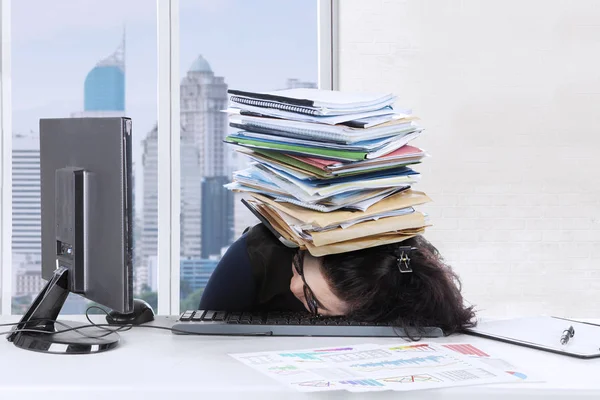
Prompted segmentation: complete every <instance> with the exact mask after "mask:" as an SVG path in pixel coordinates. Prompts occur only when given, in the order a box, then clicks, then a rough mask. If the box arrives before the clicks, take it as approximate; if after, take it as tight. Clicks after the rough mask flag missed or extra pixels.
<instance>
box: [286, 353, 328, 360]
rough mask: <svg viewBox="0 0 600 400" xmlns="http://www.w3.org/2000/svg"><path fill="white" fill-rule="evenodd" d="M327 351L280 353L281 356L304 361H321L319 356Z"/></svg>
mask: <svg viewBox="0 0 600 400" xmlns="http://www.w3.org/2000/svg"><path fill="white" fill-rule="evenodd" d="M323 354H327V353H316V354H315V353H281V354H279V355H280V356H281V357H288V358H299V359H300V360H305V361H322V360H321V356H322V355H323Z"/></svg>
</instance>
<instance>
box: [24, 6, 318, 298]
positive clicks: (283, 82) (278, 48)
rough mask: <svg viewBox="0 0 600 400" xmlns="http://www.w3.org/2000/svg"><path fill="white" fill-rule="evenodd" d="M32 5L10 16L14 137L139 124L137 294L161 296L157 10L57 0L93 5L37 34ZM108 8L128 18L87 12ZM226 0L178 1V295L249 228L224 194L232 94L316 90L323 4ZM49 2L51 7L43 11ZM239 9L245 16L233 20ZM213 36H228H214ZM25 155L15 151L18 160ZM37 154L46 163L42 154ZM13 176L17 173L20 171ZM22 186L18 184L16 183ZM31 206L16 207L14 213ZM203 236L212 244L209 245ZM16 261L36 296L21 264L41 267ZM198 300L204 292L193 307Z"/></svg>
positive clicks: (231, 161) (231, 165) (233, 164)
mask: <svg viewBox="0 0 600 400" xmlns="http://www.w3.org/2000/svg"><path fill="white" fill-rule="evenodd" d="M34 3H35V4H38V3H40V1H39V0H37V1H34V0H26V1H23V2H22V3H19V4H18V5H17V4H15V5H14V6H13V9H12V12H13V16H12V18H13V35H12V39H13V46H12V48H13V57H12V63H13V136H14V137H21V136H23V137H33V138H37V136H38V121H39V119H40V118H47V117H68V116H78V117H82V116H117V115H122V116H128V117H130V118H132V120H133V126H134V137H136V139H134V147H133V155H134V157H133V163H134V171H135V172H134V174H135V176H134V181H135V186H134V188H135V193H134V198H135V201H134V203H135V204H134V207H135V216H136V224H137V226H136V232H137V234H136V239H135V240H136V248H135V249H134V254H135V265H134V268H135V273H134V276H136V283H135V287H136V289H137V291H138V292H139V291H140V290H142V288H143V289H144V290H152V291H154V290H156V287H155V285H156V276H157V261H158V259H157V257H156V248H157V236H158V230H157V224H156V218H157V196H156V195H157V190H158V187H157V175H158V174H157V167H158V165H157V154H158V148H157V132H156V124H157V122H156V121H157V118H156V108H157V98H156V95H157V94H156V83H157V76H156V61H157V59H156V55H157V54H156V26H155V21H156V15H155V9H152V8H148V7H147V4H148V3H147V2H142V1H137V0H133V1H131V2H128V3H127V4H126V5H125V6H124V7H121V4H120V3H117V2H116V1H112V0H111V1H107V2H99V1H95V0H92V1H90V7H83V8H82V7H81V6H80V5H79V4H74V2H73V1H67V0H60V1H58V2H57V3H59V4H62V5H63V6H65V7H69V9H74V12H79V11H80V12H83V10H84V9H85V11H86V12H87V13H88V14H89V15H87V16H83V17H82V18H81V19H78V20H77V21H76V22H74V21H73V20H72V18H71V19H69V21H65V24H64V25H62V26H61V25H57V23H59V22H60V21H64V18H63V17H64V15H57V13H56V10H55V9H53V10H48V12H49V14H51V15H55V16H56V17H57V21H54V24H53V25H52V26H49V24H48V23H47V22H46V21H40V24H41V25H40V26H39V28H40V31H44V35H41V36H40V35H33V36H32V35H30V32H28V31H25V30H24V29H23V28H24V26H23V25H21V24H19V21H21V20H23V18H24V16H25V14H26V12H27V11H28V9H29V8H30V7H31V6H32V5H33V4H34ZM132 3H135V4H137V7H138V8H139V9H140V10H141V9H143V12H139V13H137V14H136V15H135V16H134V17H132V16H131V14H128V13H127V12H126V11H127V10H129V9H130V8H131V7H132ZM200 3H202V4H200ZM27 5H28V6H27ZM111 5H112V7H114V9H117V7H118V9H119V10H122V11H123V15H128V16H127V17H126V18H124V19H125V22H124V23H123V22H120V23H119V22H118V21H116V20H118V18H117V19H113V20H111V22H110V23H109V24H108V27H107V26H104V25H103V24H101V23H100V24H99V23H98V21H97V20H95V21H94V22H92V23H91V24H89V25H88V24H85V23H84V21H85V20H86V18H87V17H91V14H94V15H95V14H97V13H96V12H95V11H94V10H96V9H95V7H96V6H97V7H100V6H103V7H104V9H103V10H99V9H98V10H96V11H98V13H99V16H102V15H106V9H110V7H111ZM222 5H223V7H214V5H208V2H190V1H182V2H181V19H180V38H181V46H180V49H181V58H180V60H179V61H180V67H181V69H180V85H181V99H180V108H181V126H182V129H181V132H180V134H181V143H182V147H181V152H180V157H181V171H182V174H181V178H182V181H181V190H182V193H181V199H182V205H181V218H182V219H181V232H180V235H181V240H182V241H181V260H182V264H181V265H180V268H182V278H184V280H185V279H188V280H190V282H187V281H184V282H182V285H183V286H182V295H183V294H184V292H185V293H187V294H190V293H189V291H190V290H191V291H195V292H194V293H195V294H194V295H195V296H197V295H198V292H197V290H198V289H201V287H200V286H201V285H203V284H204V282H205V281H206V279H208V277H209V276H210V271H211V268H214V266H216V264H217V262H218V259H219V258H220V256H221V255H222V252H223V251H224V249H225V248H226V247H227V246H228V245H229V244H230V243H231V242H232V241H233V238H234V234H235V233H237V230H238V228H239V227H240V226H243V225H245V224H246V223H247V221H246V220H244V218H246V217H244V215H245V214H247V213H248V211H247V210H245V209H244V208H239V207H237V205H236V206H235V207H234V206H233V203H234V199H233V194H232V193H231V192H229V191H227V190H226V189H225V188H223V187H222V186H223V184H224V183H226V182H227V181H228V179H229V177H230V175H231V171H232V170H233V169H236V168H237V167H239V165H238V160H237V159H236V157H235V156H234V155H233V151H232V149H230V148H229V147H228V146H225V145H224V144H223V140H222V139H223V138H224V137H225V136H226V134H227V132H228V130H229V128H228V123H227V115H226V113H224V112H222V110H224V109H225V108H226V107H227V88H230V87H233V88H239V89H244V90H275V89H283V88H286V87H292V86H294V87H295V86H298V87H315V86H316V83H315V82H316V75H317V74H316V72H317V63H316V60H317V57H316V55H317V51H316V50H317V44H316V4H314V5H313V6H314V9H313V8H312V7H308V8H307V7H306V2H303V1H296V2H290V3H289V4H286V5H285V6H282V4H281V3H278V2H275V1H273V0H260V1H257V2H256V3H255V4H253V5H252V6H249V5H248V4H245V3H244V2H240V1H226V2H223V4H222ZM44 7H45V4H44V5H42V6H41V8H44ZM260 7H263V8H264V7H268V8H269V10H270V12H271V15H270V16H269V17H265V16H264V15H263V14H267V13H258V14H260V15H258V14H257V9H258V8H260ZM309 8H310V10H309ZM58 9H60V7H58ZM78 10H79V11H78ZM232 10H236V11H238V12H237V13H235V15H230V14H228V13H230V12H231V11H232ZM130 11H131V10H130ZM244 11H245V12H244ZM198 12H200V14H198ZM153 14H154V15H153ZM95 16H96V15H95ZM249 16H250V17H251V16H255V17H256V18H255V20H254V21H253V22H252V23H251V26H252V28H253V29H251V30H250V32H248V29H246V28H247V27H248V20H247V17H249ZM225 17H227V20H228V21H233V22H235V21H238V22H239V24H237V25H235V26H233V25H230V24H229V23H228V24H225V25H224V24H219V23H218V18H225ZM265 18H266V19H267V20H268V19H270V18H272V19H273V20H272V21H271V22H272V25H275V26H279V29H287V30H288V31H289V35H288V36H285V35H273V34H272V31H271V30H269V29H266V28H265V27H264V26H263V25H264V24H263V25H260V20H261V19H265ZM303 18H304V19H303ZM267 20H265V21H263V22H265V23H266V22H268V21H267ZM199 22H206V23H199ZM153 23H154V25H153ZM244 24H245V25H244ZM294 24H295V25H294ZM75 25H76V26H77V29H78V33H79V30H81V34H80V35H79V34H78V35H73V32H72V31H69V27H73V26H75ZM124 26H125V27H126V28H124ZM290 27H292V28H290ZM88 28H89V29H88ZM107 28H109V29H107ZM86 29H88V30H87V31H86ZM124 29H126V32H127V34H126V35H125V32H124ZM46 30H47V31H46ZM217 32H221V34H215V33H217ZM198 39H200V40H198ZM259 39H260V41H259ZM313 39H314V40H313ZM44 40H51V41H52V44H53V46H54V47H53V48H52V46H44V45H43V43H42V42H44ZM257 43H260V45H259V46H257ZM284 44H285V45H284ZM115 49H116V50H115ZM199 49H201V50H202V51H198V50H199ZM40 59H41V60H43V63H40ZM33 68H35V69H33ZM202 110H204V111H202ZM208 115H212V116H211V117H207V116H208ZM18 148H19V146H16V147H14V149H13V153H14V151H16V150H15V149H18ZM14 154H17V155H18V153H14ZM37 154H38V157H39V150H38V153H37ZM15 159H17V158H15ZM148 166H150V169H151V170H150V171H148V169H147V168H148ZM16 171H18V168H15V169H14V170H13V173H14V172H16ZM38 175H39V172H38ZM13 178H15V175H13ZM28 179H29V178H28ZM38 181H39V177H38ZM15 182H19V181H18V179H15ZM38 184H39V182H38ZM150 192H152V193H150ZM202 192H206V193H211V195H210V196H211V199H212V200H213V201H212V203H211V202H203V201H202V198H203V196H202ZM235 200H236V202H237V201H239V199H237V198H236V199H235ZM14 202H16V203H19V200H18V199H17V198H15V199H14ZM25 204H26V203H24V202H21V203H19V205H18V206H17V208H16V209H17V210H18V209H19V207H25ZM202 214H204V217H205V218H202ZM38 219H39V217H38ZM15 221H16V222H13V230H14V232H20V230H23V229H29V228H25V225H26V224H24V223H23V222H19V221H20V220H19V219H16V220H15ZM153 224H154V225H153ZM209 225H210V226H209ZM217 227H218V228H219V229H216V228H217ZM151 230H153V232H151V234H149V232H150V231H151ZM234 231H235V233H234ZM203 232H204V234H203ZM207 232H209V233H210V234H207ZM203 235H204V236H205V238H206V240H205V241H202V236H203ZM15 238H18V235H16V236H15ZM209 239H210V240H209ZM38 240H39V239H38ZM14 249H16V248H15V247H14ZM32 254H33V255H35V252H32ZM33 258H35V257H33ZM14 261H15V262H14V263H13V270H14V272H15V273H14V275H13V282H15V283H14V285H15V286H14V288H15V290H18V291H19V290H20V291H21V292H23V291H26V290H31V291H35V289H36V288H37V286H36V284H37V283H36V281H35V279H34V278H33V275H32V274H30V273H29V272H27V273H24V272H23V273H19V274H17V269H19V268H20V270H23V271H25V269H27V268H25V267H27V266H28V265H29V267H31V268H39V260H38V261H36V260H33V259H31V255H30V256H27V254H25V253H23V254H21V255H18V254H17V256H16V257H15V260H14ZM184 261H185V262H184ZM31 268H30V269H31ZM183 269H184V270H183ZM15 280H16V281H15ZM198 285H200V286H198ZM26 288H28V289H26ZM190 299H196V297H194V296H192V297H190V298H189V299H187V301H190ZM183 300H184V299H183V298H182V301H183ZM194 301H195V300H194ZM80 305H81V306H84V305H83V303H81V304H80Z"/></svg>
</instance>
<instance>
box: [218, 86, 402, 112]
mask: <svg viewBox="0 0 600 400" xmlns="http://www.w3.org/2000/svg"><path fill="white" fill-rule="evenodd" d="M227 92H228V93H229V94H230V101H231V102H233V103H238V104H244V105H249V106H255V107H261V108H273V109H277V110H284V111H289V112H294V113H299V114H307V115H342V114H355V113H358V112H365V111H373V110H379V109H381V108H384V107H386V106H390V105H392V103H393V102H394V101H395V99H396V98H395V96H394V95H393V94H391V93H360V92H342V91H335V90H323V89H313V88H295V89H284V90H277V91H271V92H247V91H242V90H233V89H230V90H228V91H227Z"/></svg>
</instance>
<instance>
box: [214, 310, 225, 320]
mask: <svg viewBox="0 0 600 400" xmlns="http://www.w3.org/2000/svg"><path fill="white" fill-rule="evenodd" d="M226 315H227V313H226V312H225V311H218V312H217V313H216V314H215V318H214V320H215V321H223V320H225V316H226Z"/></svg>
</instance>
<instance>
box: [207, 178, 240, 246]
mask: <svg viewBox="0 0 600 400" xmlns="http://www.w3.org/2000/svg"><path fill="white" fill-rule="evenodd" d="M228 182H229V178H228V177H226V176H209V177H204V178H203V179H202V196H203V202H202V258H209V257H210V256H215V255H219V254H221V249H222V248H223V247H227V246H228V245H229V244H230V243H231V242H232V239H233V193H232V192H231V191H229V190H227V189H225V188H224V187H223V185H225V184H227V183H228Z"/></svg>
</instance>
